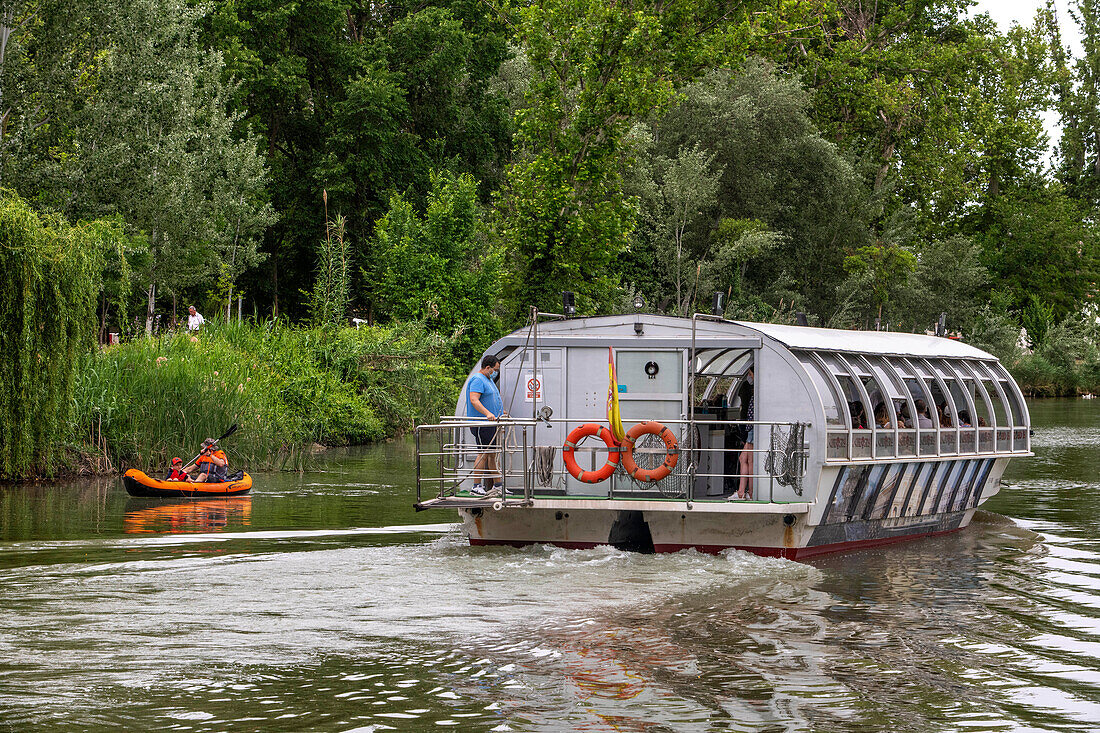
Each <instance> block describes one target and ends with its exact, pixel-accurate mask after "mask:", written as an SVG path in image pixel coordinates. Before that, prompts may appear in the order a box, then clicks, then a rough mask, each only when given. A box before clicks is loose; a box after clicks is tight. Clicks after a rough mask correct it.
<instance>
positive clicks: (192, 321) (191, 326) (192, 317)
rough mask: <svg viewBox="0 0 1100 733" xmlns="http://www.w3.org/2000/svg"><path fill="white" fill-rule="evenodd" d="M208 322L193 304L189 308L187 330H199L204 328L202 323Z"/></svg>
mask: <svg viewBox="0 0 1100 733" xmlns="http://www.w3.org/2000/svg"><path fill="white" fill-rule="evenodd" d="M204 323H206V319H205V318H203V317H202V314H201V313H199V312H198V311H197V310H195V306H191V307H189V308H188V309H187V330H188V331H198V330H199V329H200V328H202V324H204Z"/></svg>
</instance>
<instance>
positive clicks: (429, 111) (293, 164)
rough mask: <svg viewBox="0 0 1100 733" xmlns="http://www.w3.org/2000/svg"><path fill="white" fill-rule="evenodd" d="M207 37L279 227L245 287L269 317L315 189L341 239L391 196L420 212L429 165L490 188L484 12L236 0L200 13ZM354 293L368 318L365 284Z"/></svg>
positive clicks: (307, 273) (299, 263)
mask: <svg viewBox="0 0 1100 733" xmlns="http://www.w3.org/2000/svg"><path fill="white" fill-rule="evenodd" d="M206 38H207V40H208V43H209V44H211V45H213V46H214V47H216V48H220V49H222V50H223V52H224V53H225V56H226V59H227V62H228V71H229V72H230V73H231V74H232V75H233V76H234V77H236V78H238V79H240V80H241V85H240V87H239V89H238V91H237V94H236V100H237V101H236V104H237V109H238V110H239V111H241V112H242V113H244V115H245V118H244V122H245V123H246V124H247V126H248V128H249V129H250V130H252V131H253V132H255V133H256V134H257V135H259V136H260V137H261V138H262V139H263V140H264V143H265V145H264V149H265V151H266V156H267V160H268V164H269V166H270V168H271V184H270V186H269V190H270V193H271V198H272V202H273V204H274V206H275V208H276V209H277V210H278V211H279V212H280V215H281V218H280V221H279V222H278V223H276V224H275V225H274V226H272V227H270V228H269V229H268V231H267V235H266V237H265V241H264V245H263V251H264V252H267V253H268V254H270V261H269V264H268V266H267V267H265V268H264V271H263V272H259V271H254V272H253V274H252V276H251V278H249V281H248V283H247V286H248V287H249V289H250V291H252V292H255V293H257V294H260V295H261V296H262V297H264V298H265V299H268V300H270V301H271V303H272V306H273V309H274V310H275V311H276V312H278V311H279V310H280V309H282V310H283V311H285V312H286V313H287V314H290V315H294V314H300V313H301V312H302V306H303V303H302V302H301V301H300V300H299V298H300V293H301V292H302V291H303V290H304V291H306V292H308V285H309V283H310V282H311V281H312V278H313V274H314V266H313V263H314V248H315V242H317V241H318V240H319V239H320V238H322V237H323V236H324V223H325V222H324V221H323V218H322V217H321V216H319V215H318V214H317V211H318V207H317V197H318V193H319V191H320V190H321V189H322V188H324V189H327V190H328V193H329V197H330V203H331V204H332V207H333V209H334V210H339V211H342V212H344V213H345V215H346V216H347V217H348V228H349V230H350V231H352V232H366V231H370V230H371V228H372V227H373V224H374V222H375V220H376V219H377V218H378V217H379V216H381V215H382V214H383V213H384V211H385V209H386V205H387V200H388V198H389V196H390V195H391V194H392V193H394V192H402V193H405V194H407V195H409V196H411V197H412V198H413V199H414V200H415V201H417V202H418V203H422V202H423V200H424V197H425V196H426V194H427V191H428V190H429V188H430V185H431V184H430V171H431V170H432V169H433V168H449V169H452V170H455V171H457V172H463V171H465V172H470V173H473V174H474V175H476V176H477V177H478V178H479V179H480V180H484V181H487V182H489V183H490V186H491V185H493V183H492V182H493V181H497V182H499V180H500V179H501V176H502V173H501V171H502V169H503V160H504V157H505V155H506V154H507V149H508V145H509V138H508V124H507V119H506V116H505V114H506V113H505V106H504V102H503V100H501V99H499V98H498V97H496V96H495V95H494V94H493V93H492V92H491V90H490V88H489V82H490V80H491V79H492V78H493V75H494V74H495V73H496V72H497V69H498V68H499V66H500V63H501V60H502V59H503V58H504V57H505V55H506V54H507V45H506V40H505V33H504V30H503V26H502V24H501V22H500V21H499V19H497V18H496V17H495V14H494V13H491V12H490V10H489V9H488V6H486V5H483V4H480V3H474V2H468V1H467V0H452V1H446V0H443V1H440V2H431V3H409V2H393V3H385V4H382V5H379V4H372V3H364V2H361V1H360V0H317V1H316V2H311V3H289V4H288V3H286V2H283V1H282V0H238V1H237V2H233V3H218V4H217V5H216V6H215V7H214V8H213V10H212V12H211V14H210V16H209V17H208V20H207V23H206ZM485 195H487V194H485ZM372 242H373V240H372V239H371V238H358V239H356V241H355V246H356V251H355V252H354V255H355V257H356V260H357V261H358V262H370V261H372V260H375V259H376V257H375V255H374V254H373V253H372V252H371V251H370V247H371V244H372ZM357 292H358V293H359V295H360V297H361V300H362V305H363V307H364V308H365V309H366V310H367V311H368V313H369V312H370V309H371V308H372V307H373V305H374V303H373V298H374V292H373V285H372V283H371V282H370V281H364V282H362V283H360V284H359V287H358V288H357Z"/></svg>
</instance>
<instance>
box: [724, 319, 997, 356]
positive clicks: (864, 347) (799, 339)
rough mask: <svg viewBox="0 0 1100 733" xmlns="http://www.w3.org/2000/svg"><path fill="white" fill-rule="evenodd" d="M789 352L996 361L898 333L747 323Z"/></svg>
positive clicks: (950, 342)
mask: <svg viewBox="0 0 1100 733" xmlns="http://www.w3.org/2000/svg"><path fill="white" fill-rule="evenodd" d="M737 323H738V325H741V326H745V327H746V328H752V329H753V330H756V331H759V332H760V333H762V334H764V335H765V336H770V337H771V338H773V339H775V340H776V341H778V342H780V343H781V344H783V345H784V346H786V347H787V348H789V349H806V350H810V351H844V352H854V353H860V354H888V355H897V356H943V357H947V358H956V359H995V358H996V357H994V356H993V355H992V354H989V353H987V352H985V351H982V350H981V349H979V348H976V347H974V346H971V345H970V344H966V343H963V342H962V341H959V340H957V339H952V338H944V337H942V336H929V335H927V334H923V333H905V332H899V331H849V330H844V329H840V328H813V327H808V326H787V325H783V324H778V323H747V322H741V321H738V322H737Z"/></svg>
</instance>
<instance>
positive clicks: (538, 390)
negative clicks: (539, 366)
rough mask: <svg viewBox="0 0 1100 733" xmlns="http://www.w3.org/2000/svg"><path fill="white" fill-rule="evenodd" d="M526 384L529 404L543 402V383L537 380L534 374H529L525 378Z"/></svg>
mask: <svg viewBox="0 0 1100 733" xmlns="http://www.w3.org/2000/svg"><path fill="white" fill-rule="evenodd" d="M523 381H524V384H526V385H527V390H526V391H527V399H526V401H527V402H534V401H535V400H542V382H541V381H540V380H538V379H535V373H534V372H527V374H526V375H525V376H524V380H523Z"/></svg>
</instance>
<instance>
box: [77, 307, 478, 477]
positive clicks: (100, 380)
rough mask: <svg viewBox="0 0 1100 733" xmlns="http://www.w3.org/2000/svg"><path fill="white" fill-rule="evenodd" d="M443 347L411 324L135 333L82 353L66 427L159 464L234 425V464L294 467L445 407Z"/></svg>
mask: <svg viewBox="0 0 1100 733" xmlns="http://www.w3.org/2000/svg"><path fill="white" fill-rule="evenodd" d="M447 346H448V344H447V342H446V341H445V340H441V339H439V338H437V337H433V336H431V335H430V334H428V333H427V332H425V331H424V330H422V329H420V328H418V327H415V326H412V327H396V328H389V329H382V328H379V329H360V330H358V331H357V330H353V329H323V328H322V329H302V328H293V327H285V326H279V325H275V324H271V323H268V324H264V325H258V326H257V325H251V324H245V323H228V324H219V323H209V324H208V325H207V326H206V327H205V328H204V329H203V331H202V332H201V333H199V334H197V335H195V336H191V335H182V334H181V335H166V336H160V337H154V338H141V339H138V340H135V341H132V342H129V343H126V344H122V345H120V346H116V347H111V348H108V349H106V350H104V351H102V352H98V353H94V354H89V355H87V356H86V357H85V358H84V359H83V361H82V363H81V368H80V369H79V370H78V376H77V380H76V389H75V393H74V397H73V432H74V433H75V434H76V435H78V436H79V438H80V439H81V441H82V442H84V443H86V444H87V443H91V444H93V445H97V446H102V447H103V450H104V451H105V452H106V453H107V454H108V456H109V457H110V459H111V461H113V462H114V463H115V465H116V466H120V467H129V466H139V467H144V468H156V467H163V466H165V465H167V463H168V460H169V459H170V458H171V457H172V456H173V455H178V456H180V457H182V458H184V460H186V459H187V458H190V457H191V456H192V455H193V454H194V453H195V452H196V451H197V447H198V445H199V443H200V442H201V441H202V440H203V438H206V437H216V436H218V435H220V434H221V433H222V432H223V431H224V430H225V429H226V427H228V426H229V425H230V424H232V423H238V424H239V425H240V429H239V431H238V432H237V433H236V434H235V435H234V436H233V437H232V438H231V439H230V441H228V443H227V446H226V447H227V448H228V452H229V455H230V459H231V461H232V462H233V463H234V464H235V465H237V466H243V467H247V468H251V469H254V470H255V469H271V468H282V467H298V466H300V465H301V459H302V456H303V449H305V448H307V447H308V446H309V445H310V444H312V443H321V444H325V445H348V444H358V443H367V442H371V441H374V440H379V439H381V438H384V437H387V436H390V435H394V434H397V433H399V432H401V431H402V430H405V429H407V428H410V427H411V426H412V425H413V423H414V422H415V421H416V420H424V419H431V418H433V417H434V416H436V415H438V414H439V413H440V412H443V411H449V410H450V408H451V404H450V402H451V401H452V400H453V397H454V394H455V392H456V389H457V388H456V385H455V382H454V380H453V379H452V378H451V377H450V376H449V375H448V374H447V372H446V370H445V369H444V368H443V367H442V361H443V358H444V355H445V352H446V351H447Z"/></svg>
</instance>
